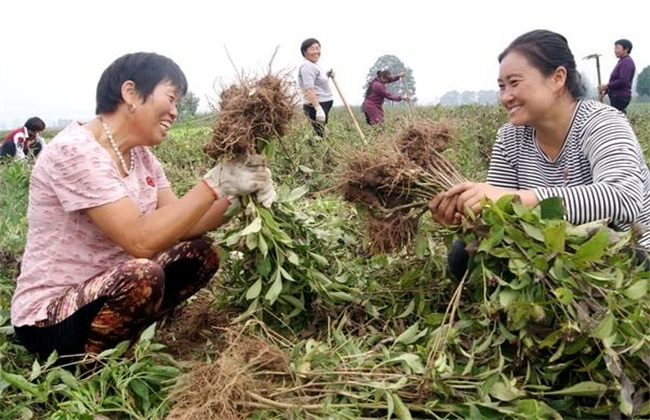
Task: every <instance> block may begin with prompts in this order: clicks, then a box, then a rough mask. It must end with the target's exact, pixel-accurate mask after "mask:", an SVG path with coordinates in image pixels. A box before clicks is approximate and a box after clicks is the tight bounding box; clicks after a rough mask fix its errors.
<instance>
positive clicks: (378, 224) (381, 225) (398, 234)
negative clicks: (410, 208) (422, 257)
mask: <svg viewBox="0 0 650 420" xmlns="http://www.w3.org/2000/svg"><path fill="white" fill-rule="evenodd" d="M419 220H420V218H419V216H418V215H417V214H412V213H410V212H397V213H395V214H392V215H390V216H388V217H386V218H377V217H373V216H369V217H368V219H367V230H366V233H367V235H368V240H369V251H370V252H371V253H373V254H389V253H393V252H397V251H399V250H401V249H402V248H403V247H405V246H407V245H408V244H410V243H412V242H413V241H414V240H415V235H416V234H417V230H418V222H419Z"/></svg>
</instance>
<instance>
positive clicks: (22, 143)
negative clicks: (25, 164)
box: [0, 117, 45, 159]
mask: <svg viewBox="0 0 650 420" xmlns="http://www.w3.org/2000/svg"><path fill="white" fill-rule="evenodd" d="M43 130H45V121H43V120H42V119H40V118H38V117H32V118H30V119H28V120H27V121H26V122H25V125H24V126H22V127H19V128H16V129H15V130H12V131H10V132H9V133H8V134H7V135H6V136H5V139H4V141H3V142H2V144H1V145H0V157H2V156H8V157H12V158H13V157H15V158H16V159H25V157H26V156H28V155H33V156H34V157H36V156H38V154H39V153H41V150H43V147H44V146H45V140H43V137H41V131H43Z"/></svg>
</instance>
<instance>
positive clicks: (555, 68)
mask: <svg viewBox="0 0 650 420" xmlns="http://www.w3.org/2000/svg"><path fill="white" fill-rule="evenodd" d="M499 63H500V66H499V79H498V82H499V90H500V99H501V104H502V105H503V106H504V107H505V108H506V109H507V111H508V118H509V122H508V123H506V124H505V125H504V126H502V127H501V128H500V129H499V130H498V132H497V138H496V142H495V144H494V147H493V149H492V157H491V160H490V167H489V171H488V176H487V182H485V183H475V182H467V183H463V184H459V185H456V186H454V187H452V188H451V189H449V190H448V191H445V192H442V193H440V194H438V195H436V196H435V197H434V198H433V199H432V200H431V202H430V203H429V208H430V210H431V213H432V214H433V217H434V219H435V220H436V221H437V222H439V223H442V224H447V225H455V224H458V223H459V222H460V219H461V217H462V216H463V214H464V212H465V211H466V209H471V210H472V211H473V212H475V213H476V212H479V211H480V210H481V200H482V199H483V198H488V199H490V200H493V201H496V200H497V199H499V198H500V197H502V196H503V195H507V194H516V195H518V196H519V198H520V199H521V202H522V203H523V204H524V205H528V206H534V205H535V204H537V203H538V202H539V201H540V200H543V199H546V198H549V197H561V198H562V199H563V201H564V206H565V209H566V219H567V220H568V221H569V222H571V223H573V224H582V223H586V222H590V221H594V220H601V219H608V220H609V221H610V222H611V224H612V226H613V227H614V228H617V229H621V230H626V229H629V228H630V226H631V224H632V223H633V222H638V223H640V224H642V225H648V224H650V173H649V172H648V167H647V164H646V162H645V159H644V156H643V152H642V150H641V147H640V145H639V141H638V140H637V138H636V135H635V134H634V131H633V130H632V127H631V126H630V123H629V122H628V120H627V119H626V118H625V116H624V115H623V114H621V113H620V112H618V111H617V110H616V109H614V108H612V107H610V106H607V105H604V104H602V103H600V102H597V101H592V100H583V99H581V98H582V96H583V95H584V92H585V89H584V86H583V84H582V82H581V80H580V74H579V73H578V71H577V70H576V63H575V59H574V57H573V54H572V53H571V50H570V49H569V46H568V44H567V40H566V39H565V38H564V37H563V36H562V35H559V34H557V33H554V32H550V31H547V30H535V31H532V32H528V33H526V34H523V35H521V36H520V37H518V38H517V39H515V40H514V41H513V42H512V43H511V44H510V45H509V46H508V47H507V48H506V49H505V51H503V52H502V53H501V55H499ZM638 245H639V246H640V247H641V248H642V249H648V248H649V247H650V230H648V231H646V233H644V234H643V235H642V236H641V238H640V239H639V242H638ZM468 258H469V257H468V254H467V252H466V251H465V247H464V244H463V243H462V242H461V241H459V240H457V241H456V242H454V243H453V245H452V248H451V250H450V252H449V254H448V262H449V266H450V270H451V272H452V274H453V275H454V277H456V278H459V279H460V278H462V277H463V276H464V274H465V271H466V270H467V263H468ZM642 258H643V260H644V261H647V260H646V259H645V253H643V255H642Z"/></svg>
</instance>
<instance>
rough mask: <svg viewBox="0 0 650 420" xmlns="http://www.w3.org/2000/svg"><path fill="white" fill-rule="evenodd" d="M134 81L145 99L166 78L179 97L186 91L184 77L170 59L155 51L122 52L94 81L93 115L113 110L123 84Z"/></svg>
mask: <svg viewBox="0 0 650 420" xmlns="http://www.w3.org/2000/svg"><path fill="white" fill-rule="evenodd" d="M128 80H130V81H132V82H133V83H134V84H135V90H136V91H137V92H138V93H139V94H140V96H142V98H143V99H144V100H146V99H147V98H148V97H149V95H151V93H152V92H153V90H154V89H155V88H156V86H158V84H159V83H160V82H163V81H169V82H170V83H171V84H172V85H174V86H175V87H176V88H177V89H178V93H179V94H180V96H184V95H185V94H186V93H187V79H186V78H185V74H184V73H183V71H182V70H181V68H180V67H179V66H178V64H176V63H175V62H174V61H173V60H172V59H170V58H167V57H165V56H162V55H159V54H156V53H147V52H137V53H130V54H125V55H123V56H122V57H120V58H118V59H117V60H115V61H113V63H111V65H110V66H108V67H107V68H106V70H104V72H103V73H102V76H101V77H100V78H99V82H98V83H97V105H96V108H95V113H96V114H101V113H104V112H109V113H110V112H113V111H115V110H116V109H117V107H118V105H119V104H120V103H121V102H122V84H124V82H126V81H128Z"/></svg>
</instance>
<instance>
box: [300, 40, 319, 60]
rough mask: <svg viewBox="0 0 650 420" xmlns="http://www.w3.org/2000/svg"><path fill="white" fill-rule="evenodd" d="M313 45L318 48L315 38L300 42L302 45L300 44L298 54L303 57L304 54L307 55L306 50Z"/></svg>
mask: <svg viewBox="0 0 650 420" xmlns="http://www.w3.org/2000/svg"><path fill="white" fill-rule="evenodd" d="M314 44H318V46H319V47H320V42H318V40H317V39H316V38H307V39H305V40H304V41H302V44H300V53H301V54H302V56H303V57H304V56H305V54H306V53H307V48H309V47H311V46H312V45H314Z"/></svg>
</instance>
